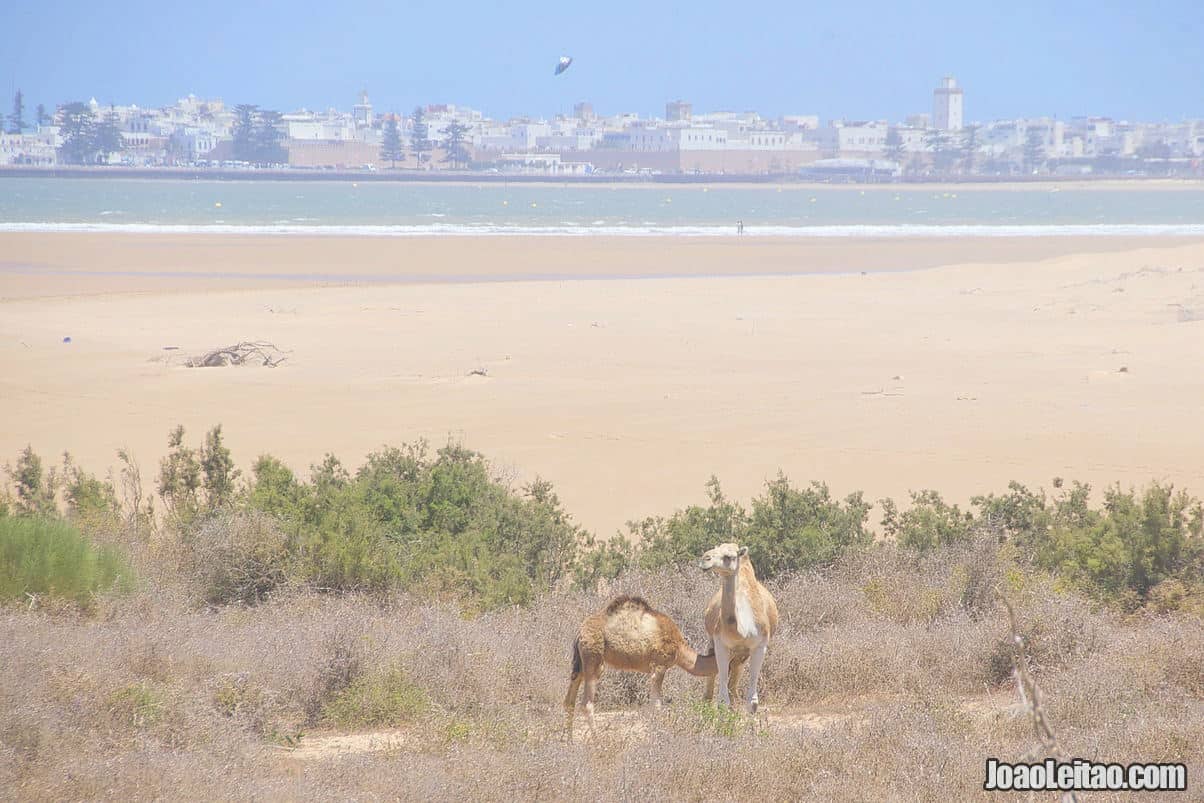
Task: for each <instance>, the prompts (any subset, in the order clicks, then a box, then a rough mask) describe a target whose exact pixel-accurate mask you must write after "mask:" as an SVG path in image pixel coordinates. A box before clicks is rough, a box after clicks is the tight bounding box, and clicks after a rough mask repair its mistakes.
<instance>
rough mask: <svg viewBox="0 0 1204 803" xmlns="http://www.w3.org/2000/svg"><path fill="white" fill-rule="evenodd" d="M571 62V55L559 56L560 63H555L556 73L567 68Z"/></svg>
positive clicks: (558, 73)
mask: <svg viewBox="0 0 1204 803" xmlns="http://www.w3.org/2000/svg"><path fill="white" fill-rule="evenodd" d="M572 63H573V58H572V56H561V57H560V63H559V64H557V65H556V74H557V75H560V74H561V73H562V72H564V71H565V70H567V69H568V68H569V65H570V64H572Z"/></svg>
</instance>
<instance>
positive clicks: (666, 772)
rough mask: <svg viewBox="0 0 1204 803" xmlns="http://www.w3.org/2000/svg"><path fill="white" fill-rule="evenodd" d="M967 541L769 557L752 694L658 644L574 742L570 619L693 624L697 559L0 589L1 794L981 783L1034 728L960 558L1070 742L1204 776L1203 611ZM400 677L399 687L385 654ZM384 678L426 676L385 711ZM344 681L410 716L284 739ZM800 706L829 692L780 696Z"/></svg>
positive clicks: (589, 791) (916, 794) (442, 793)
mask: <svg viewBox="0 0 1204 803" xmlns="http://www.w3.org/2000/svg"><path fill="white" fill-rule="evenodd" d="M982 548H983V547H982V545H970V546H964V547H958V548H957V549H953V550H949V551H937V552H936V553H934V554H932V555H929V556H927V557H924V558H923V559H921V560H918V561H917V560H916V559H914V558H913V557H911V556H908V555H904V554H901V553H898V552H894V551H892V550H889V549H887V550H881V551H878V550H875V551H874V553H873V554H870V555H867V556H864V557H862V558H859V559H857V560H849V561H846V562H845V563H842V564H840V565H838V566H837V567H835V568H834V569H832V570H831V571H829V572H826V573H824V574H819V573H813V574H806V575H800V576H796V577H792V578H783V579H782V580H781V581H780V582H778V583H776V584H775V585H774V586H773V591H774V593H775V595H776V596H777V599H778V601H779V609H780V611H781V615H782V628H781V631H780V632H779V633H778V634H777V635H776V636H775V638H774V641H773V645H772V647H771V649H770V654H769V657H768V659H767V661H766V664H765V668H764V672H763V675H762V680H763V689H762V701H763V705H764V707H763V716H760V717H758V719H757V720H756V721H750V720H747V719H740V720H738V721H737V722H736V724H735V725H734V726H732V727H727V726H725V725H723V724H722V723H719V724H715V723H714V722H708V721H707V720H706V719H705V716H706V715H705V714H703V713H700V712H701V711H702V709H700V708H699V706H698V705H697V701H698V700H699V698H700V697H701V691H702V682H701V681H700V680H699V679H696V678H691V677H688V676H687V675H685V674H684V673H682V672H680V671H672V672H670V674H669V675H668V677H667V679H666V693H667V695H668V696H669V697H671V698H672V700H673V702H672V703H671V704H670V706H669V710H668V711H667V712H663V713H661V714H654V713H652V712H647V711H646V712H644V713H641V714H634V713H633V714H631V715H630V716H629V717H628V718H625V719H620V720H618V722H619V724H618V725H612V726H610V727H609V728H608V727H607V726H606V725H605V723H604V724H603V727H602V728H601V729H600V732H599V734H598V736H597V738H596V739H594V740H592V741H589V742H586V743H580V742H578V743H574V744H566V743H564V741H563V739H562V734H561V732H560V728H561V724H562V711H561V708H560V703H561V700H562V698H563V695H564V691H565V688H566V686H567V682H568V675H569V665H570V655H569V650H570V646H571V644H572V641H573V638H574V636H575V634H576V631H577V628H578V626H579V625H580V622H581V620H582V619H583V618H584V617H585V616H587V615H589V614H590V613H593V612H595V611H597V610H598V609H599V608H600V607H601V606H602V605H603V604H604V603H605V601H606V600H607V598H609V597H610V596H612V595H614V594H619V593H638V594H641V595H643V596H645V597H647V598H648V599H649V601H650V602H651V603H652V604H653V605H656V606H657V607H659V608H661V609H662V610H665V611H666V612H668V613H669V614H670V615H671V616H673V617H674V618H675V619H676V620H677V621H678V622H679V623H680V625H681V627H682V629H683V632H684V633H685V635H686V637H687V639H688V640H689V641H690V642H691V644H693V645H694V646H695V647H696V648H699V649H705V648H706V636H705V633H704V632H703V630H702V613H703V610H704V608H705V606H706V603H707V601H708V600H709V598H710V597H711V595H712V594H713V593H714V592H715V590H716V589H717V584H716V582H715V580H714V579H713V578H712V577H710V576H709V575H702V574H700V573H693V572H687V573H672V572H659V573H632V574H626V575H623V576H621V577H620V578H619V579H618V580H617V581H615V582H614V583H613V584H611V586H610V587H608V588H606V589H604V590H602V591H600V592H598V593H585V592H569V591H565V592H558V593H554V594H548V595H545V596H542V597H538V598H537V599H536V600H535V601H534V602H533V603H532V604H531V605H529V606H527V607H523V608H507V609H502V610H497V611H494V612H491V613H487V614H485V615H482V616H479V617H476V618H471V619H466V618H464V616H463V615H462V614H461V612H460V611H459V610H457V609H455V608H453V607H448V606H442V605H432V604H429V603H427V602H425V601H423V600H419V599H413V598H408V597H405V596H396V597H390V598H384V597H372V596H366V595H348V596H341V597H340V596H331V595H319V594H313V593H303V592H298V591H293V590H285V591H282V592H280V593H277V594H274V595H272V596H270V597H269V598H267V599H266V600H265V601H264V602H262V603H261V604H260V605H257V606H254V607H244V606H227V607H223V608H217V609H204V608H201V609H198V608H197V607H196V606H195V604H194V603H193V600H192V598H191V597H189V596H188V595H187V594H184V593H182V592H180V591H179V590H178V589H176V590H174V591H173V587H172V586H171V584H170V583H169V582H168V579H167V575H165V576H164V579H163V583H164V585H162V586H161V587H160V586H156V585H152V586H149V587H145V588H144V589H143V590H142V591H141V592H139V593H136V594H134V595H133V596H131V597H127V598H123V599H121V600H119V601H114V602H113V603H112V604H110V605H109V606H108V607H106V608H105V609H104V610H103V612H102V613H101V614H98V615H95V616H92V617H84V616H80V615H75V614H72V615H57V616H53V615H48V614H44V613H40V612H37V611H35V612H33V613H28V612H24V611H5V612H0V643H3V644H6V645H13V646H12V647H11V648H10V649H7V650H5V651H4V653H3V654H2V657H0V669H2V671H3V677H4V679H5V680H4V683H3V684H0V783H2V784H4V786H3V787H2V788H4V789H6V790H7V791H8V793H9V794H10V795H11V796H12V797H15V798H18V799H99V798H122V799H130V800H142V799H155V798H180V797H194V798H204V799H217V800H221V799H231V800H233V799H248V798H253V797H258V798H267V799H299V798H317V797H322V798H356V799H375V798H391V799H394V798H399V797H400V798H402V799H415V800H418V799H422V800H430V799H436V800H447V799H457V798H458V799H472V800H503V799H505V800H512V799H516V798H522V799H532V800H561V799H566V798H577V799H583V798H584V799H599V800H611V799H614V800H618V799H624V800H630V799H645V798H657V797H659V798H665V799H671V800H710V799H720V800H730V799H762V800H791V799H808V798H810V799H852V800H881V799H897V800H927V799H986V793H983V792H982V791H981V784H982V778H981V773H982V766H983V759H984V757H985V756H988V755H991V756H997V757H999V758H1011V759H1013V760H1015V759H1018V758H1019V757H1020V756H1021V755H1022V754H1023V753H1024V751H1025V750H1027V749H1028V747H1029V746H1030V744H1031V737H1030V735H1029V728H1028V724H1027V722H1026V720H1025V719H1024V718H1023V716H1022V715H1018V714H1017V713H1016V712H1014V711H1012V710H1010V709H1008V708H1007V707H1006V706H1005V705H1004V702H1001V701H1006V700H1007V699H1008V698H1009V695H1010V682H1009V681H1008V680H1007V679H1006V677H1001V676H1000V675H1001V674H1004V675H1006V673H1002V672H1001V670H1000V669H999V668H998V667H996V666H995V665H994V664H993V660H994V656H995V651H996V648H997V645H998V644H999V643H1000V641H1001V640H1003V639H1005V638H1006V636H1007V623H1006V619H1005V617H1004V615H1003V612H1002V610H1000V609H999V608H997V607H995V606H992V605H988V604H986V603H985V602H983V601H982V600H981V599H979V598H978V597H977V592H974V593H968V592H969V590H970V589H972V588H974V587H975V582H979V581H975V580H973V577H974V576H975V574H974V572H977V576H980V577H981V578H995V579H998V580H1000V581H1001V582H1004V583H1009V584H1010V586H1009V587H1010V588H1011V589H1013V590H1012V595H1013V596H1014V598H1015V599H1016V600H1017V601H1018V614H1019V618H1020V620H1021V624H1022V627H1023V628H1024V630H1025V631H1026V634H1027V635H1028V636H1029V638H1030V639H1031V643H1032V646H1031V659H1032V667H1031V669H1032V672H1033V674H1034V676H1035V677H1037V678H1038V679H1039V681H1040V683H1041V685H1042V688H1043V689H1044V691H1045V697H1046V702H1047V708H1048V712H1049V715H1050V717H1051V718H1052V719H1053V721H1054V722H1055V723H1056V725H1057V727H1058V733H1059V735H1060V737H1061V739H1062V742H1063V745H1064V746H1065V748H1066V750H1067V751H1068V752H1069V753H1071V754H1073V755H1081V756H1084V757H1092V758H1101V759H1106V760H1124V761H1128V760H1136V759H1144V760H1183V761H1186V762H1188V764H1189V767H1190V769H1189V773H1190V774H1189V777H1191V778H1197V777H1200V775H1199V774H1200V773H1201V772H1204V766H1201V764H1202V760H1204V748H1202V747H1201V745H1204V674H1202V670H1201V666H1204V625H1202V624H1201V622H1200V620H1199V619H1196V618H1192V617H1190V616H1186V615H1183V614H1179V615H1171V616H1163V617H1153V616H1147V617H1140V618H1134V619H1131V620H1120V619H1118V618H1116V617H1115V616H1114V615H1112V614H1108V613H1105V612H1099V611H1095V610H1093V609H1092V608H1091V606H1090V605H1088V604H1087V603H1086V602H1084V601H1083V600H1082V599H1081V598H1080V597H1077V596H1074V595H1073V594H1067V593H1064V592H1061V591H1060V590H1059V589H1057V588H1056V587H1055V586H1054V585H1053V584H1052V583H1049V582H1047V581H1045V580H1042V579H1041V578H1040V577H1037V576H1030V575H1027V574H1024V573H1016V572H1015V571H1014V569H1015V567H1014V565H1011V564H1009V562H1008V560H1007V556H1006V554H1001V553H998V547H997V546H996V547H994V550H995V557H994V558H992V559H991V560H992V561H996V560H997V562H991V561H988V560H987V559H986V558H985V557H984V555H983V554H982V553H976V552H975V549H982ZM976 554H978V557H977V558H976V557H975V555H976ZM987 557H989V555H987ZM975 560H978V561H979V562H980V563H981V565H979V566H975V567H970V566H968V564H969V563H972V562H974V561H975ZM971 569H973V571H971ZM981 582H986V579H983V580H982V581H981ZM867 589H868V590H867ZM934 595H935V596H934ZM929 598H933V599H935V603H932V604H931V605H930V604H929V603H925V602H924V601H925V600H926V599H929ZM926 605H930V607H925V606H926ZM921 614H922V615H921ZM397 677H403V678H404V679H405V684H402V686H403V687H399V686H397V685H396V684H393V683H392V681H388V682H386V681H387V680H388V679H389V678H394V679H396V678H397ZM646 686H647V680H646V678H644V677H642V676H638V675H630V674H626V673H620V672H614V671H609V672H607V673H606V674H605V675H604V677H603V681H602V684H601V689H600V691H601V695H600V700H599V710H600V712H602V713H604V714H605V713H610V712H614V711H616V710H623V709H630V708H632V707H634V706H635V705H636V704H638V703H640V702H642V701H644V700H645V699H646ZM399 688H400V691H398V689H399ZM988 690H993V691H994V694H993V695H992V696H987V695H986V692H987V691H988ZM393 693H396V694H397V695H400V696H401V697H403V698H405V699H409V700H410V701H411V702H412V701H413V699H417V698H416V697H407V696H406V695H420V697H421V699H422V700H423V701H424V702H423V704H422V705H421V706H417V705H415V706H409V707H408V708H406V707H405V706H402V708H405V715H404V716H393V715H394V714H396V712H397V711H398V710H400V709H398V708H396V707H393V704H394V702H395V701H392V702H391V701H390V700H391V698H390V696H389V695H390V694H393ZM336 701H338V702H337V704H338V705H342V706H344V707H345V710H343V711H342V712H341V715H340V717H339V721H341V722H344V723H346V727H351V728H359V727H378V726H379V725H378V724H373V723H381V722H387V723H390V725H395V724H397V723H402V727H403V728H405V732H406V733H408V734H411V736H412V737H413V741H412V742H407V743H406V746H405V747H404V748H401V749H398V750H395V751H392V752H388V753H384V754H369V755H358V756H345V757H339V758H328V759H321V760H313V761H311V762H308V763H305V764H302V763H301V762H300V760H299V759H297V758H296V757H295V756H294V755H293V754H292V753H290V752H289V751H288V750H287V749H286V748H289V747H291V746H295V745H297V744H300V745H301V746H302V747H304V745H305V744H306V743H307V742H308V741H310V740H313V739H315V738H316V737H317V736H318V735H320V731H321V729H323V728H329V727H331V725H330V716H329V712H330V711H331V706H332V703H335V702H336ZM382 701H383V702H382ZM381 711H384V712H385V714H384V715H382V716H381V717H377V716H376V714H379V713H380V712H381ZM814 711H835V712H838V713H839V714H840V716H838V717H836V718H834V719H833V720H831V721H830V722H828V724H826V725H824V726H822V727H819V726H814V725H805V724H800V722H799V721H798V720H796V719H792V718H791V717H792V716H797V715H799V714H804V713H808V712H814ZM343 715H346V716H343ZM612 722H614V720H612ZM315 729H316V730H315ZM1093 799H1095V796H1093ZM1101 799H1106V797H1104V796H1101Z"/></svg>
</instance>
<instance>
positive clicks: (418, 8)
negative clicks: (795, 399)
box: [0, 0, 1204, 121]
mask: <svg viewBox="0 0 1204 803" xmlns="http://www.w3.org/2000/svg"><path fill="white" fill-rule="evenodd" d="M1160 6H1161V7H1160V8H1159V10H1158V12H1157V13H1152V12H1143V11H1140V10H1135V9H1134V10H1131V9H1130V8H1129V7H1127V6H1126V5H1124V4H1121V3H1117V2H1107V1H1106V0H1099V1H1098V2H1094V3H1088V2H1082V1H1081V0H1066V2H1062V3H1059V4H1057V6H1056V7H1052V8H1051V7H1049V6H1048V5H1047V4H1045V3H1038V2H1035V0H1016V1H1015V2H1013V3H1010V4H1007V5H1006V6H1002V5H1001V6H999V7H991V8H981V7H979V6H978V5H976V4H972V3H966V2H965V1H964V0H961V2H951V0H935V2H932V3H929V4H928V5H927V8H926V9H925V10H924V11H923V12H918V11H914V10H911V9H909V8H905V7H904V4H899V3H897V2H880V0H870V1H869V2H864V3H862V4H860V5H858V7H857V8H856V9H855V10H854V11H850V9H849V7H848V6H832V5H831V4H825V5H821V6H816V7H805V6H801V5H799V4H797V3H787V2H779V1H778V0H767V1H766V2H764V3H761V4H759V5H757V6H755V7H752V8H751V9H737V10H739V11H740V12H741V13H736V10H734V7H733V6H731V5H730V4H721V3H717V2H713V1H712V0H700V1H699V2H697V3H695V4H693V5H692V6H691V7H690V8H689V10H688V12H686V11H683V10H682V9H680V8H672V7H670V6H666V5H656V4H637V3H632V2H628V0H616V2H614V3H610V4H606V5H597V4H590V5H589V6H588V7H584V8H581V7H577V6H576V5H573V4H560V5H553V4H544V5H540V6H530V7H527V8H523V9H521V10H516V9H515V8H514V7H512V6H507V7H495V6H493V5H492V4H490V5H485V4H481V5H480V6H472V5H461V6H458V7H457V8H456V10H455V12H454V13H451V12H448V11H446V10H445V8H444V7H442V6H441V5H436V4H434V3H428V2H424V1H423V0H420V1H419V2H417V3H413V4H410V5H409V6H408V7H406V8H400V7H398V6H397V5H395V4H386V3H381V2H377V0H368V1H367V2H364V3H361V4H358V5H357V7H356V9H355V13H354V15H352V14H350V13H348V12H346V11H342V10H339V9H338V8H336V7H335V6H334V4H331V5H329V6H327V7H321V8H315V9H310V8H308V7H306V8H305V10H304V13H299V10H300V6H298V5H296V4H291V3H283V2H279V1H278V0H273V1H272V2H263V3H255V4H251V5H250V7H244V6H243V4H236V3H232V2H229V0H216V2H213V3H210V4H208V5H207V6H205V7H204V9H203V11H201V10H198V8H197V7H193V6H189V7H188V8H187V10H185V9H183V8H173V7H171V6H170V4H163V3H162V2H161V1H160V2H148V1H147V0H129V1H128V2H126V3H123V4H122V6H121V7H120V9H119V12H114V11H113V10H112V9H111V8H107V7H105V6H104V5H103V4H94V3H83V2H79V1H78V0H71V1H70V2H66V3H60V4H54V5H51V4H38V5H35V4H32V3H21V2H18V3H16V4H13V5H12V7H5V8H3V9H0V31H3V32H4V37H3V42H4V45H3V47H0V92H2V93H3V94H6V95H7V96H8V98H11V96H12V93H13V92H14V91H15V90H16V89H18V88H20V89H21V90H23V92H24V94H25V99H26V104H27V106H28V108H29V109H30V110H32V109H33V107H34V106H36V105H37V104H39V103H41V104H45V105H46V106H47V107H48V108H53V107H54V106H55V105H57V104H59V103H63V102H65V101H69V100H87V99H88V98H89V97H95V98H96V99H97V100H98V101H99V102H100V103H101V104H103V105H108V104H110V103H116V104H129V103H137V104H140V105H144V106H163V105H168V104H170V103H172V102H174V101H175V100H176V99H177V98H179V97H180V96H182V95H187V94H189V93H193V94H195V95H197V96H198V97H220V98H222V99H223V100H224V101H225V102H226V103H227V104H235V103H242V102H248V103H257V104H260V105H263V106H265V107H270V108H276V109H280V110H283V111H287V110H292V109H298V108H302V107H305V108H310V109H324V108H327V107H329V106H336V107H340V108H346V107H347V106H350V105H351V102H352V99H353V98H354V96H355V94H356V93H357V92H358V91H359V90H360V89H361V88H366V89H367V90H368V91H369V93H370V94H371V96H372V98H373V102H374V104H375V106H376V108H377V109H378V110H381V111H387V110H397V111H405V110H408V109H409V108H412V107H413V106H414V105H417V104H427V103H453V104H458V105H465V106H470V107H473V108H477V109H480V110H481V111H483V112H485V113H486V114H488V115H490V116H492V117H494V118H499V119H501V118H507V117H514V116H522V115H529V116H532V117H553V116H555V115H557V114H565V115H569V114H571V113H572V108H573V105H574V104H575V103H576V102H578V101H588V102H590V103H592V104H593V106H594V108H595V109H597V110H598V112H599V113H619V112H637V113H639V114H640V115H641V116H645V117H653V116H661V115H662V114H663V112H664V109H665V103H666V101H670V100H674V99H677V98H682V99H684V100H687V101H690V102H692V103H693V104H694V107H695V109H698V110H719V109H726V110H733V111H745V110H755V111H758V112H760V113H762V114H764V115H766V116H771V117H772V116H778V115H783V114H816V115H819V116H820V117H821V118H824V119H833V118H847V119H888V120H892V121H894V120H902V119H903V118H905V117H906V116H907V115H909V114H915V113H925V112H930V111H931V108H932V91H933V88H934V87H936V86H937V84H938V82H939V80H940V78H941V77H942V76H945V75H955V76H956V77H957V78H958V82H959V85H960V86H961V87H963V88H964V89H965V92H966V101H965V109H964V116H965V119H966V121H989V120H993V119H1001V118H1011V117H1038V116H1054V115H1056V116H1058V117H1062V118H1070V117H1074V116H1079V115H1100V116H1110V117H1114V118H1117V119H1141V120H1155V121H1156V120H1167V121H1174V120H1180V119H1184V118H1200V117H1204V93H1202V92H1201V91H1200V88H1199V80H1200V78H1201V76H1204V48H1200V47H1199V46H1198V42H1199V41H1200V40H1201V39H1204V7H1202V6H1201V5H1200V4H1199V3H1198V0H1171V1H1170V2H1166V3H1162V4H1160ZM1139 14H1140V15H1141V16H1140V19H1138V17H1137V15H1139ZM562 54H568V55H571V56H573V57H574V63H573V66H572V68H571V69H569V70H568V71H567V72H566V73H565V74H564V75H561V76H559V77H553V75H552V72H553V68H554V67H555V65H556V61H557V59H558V58H559V56H560V55H562ZM0 107H4V108H2V109H0V110H3V111H4V112H7V111H8V109H7V108H6V107H7V104H6V103H0Z"/></svg>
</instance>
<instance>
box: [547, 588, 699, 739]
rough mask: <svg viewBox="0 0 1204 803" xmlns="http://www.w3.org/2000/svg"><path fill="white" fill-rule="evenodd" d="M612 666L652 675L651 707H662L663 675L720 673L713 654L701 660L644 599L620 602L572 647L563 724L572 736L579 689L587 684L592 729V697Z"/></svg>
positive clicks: (588, 625)
mask: <svg viewBox="0 0 1204 803" xmlns="http://www.w3.org/2000/svg"><path fill="white" fill-rule="evenodd" d="M607 666H612V667H614V668H615V669H622V670H625V671H628V672H645V673H647V674H650V675H651V676H652V702H653V703H654V704H655V705H656V706H657V707H658V708H659V707H660V705H661V684H662V683H663V682H664V680H665V672H667V671H668V670H669V669H670V668H671V667H674V666H680V667H681V668H682V669H684V670H686V671H687V672H689V673H690V674H691V675H696V676H698V677H714V675H715V673H716V672H717V671H718V667H717V665H716V663H715V655H714V653H711V654H708V655H699V654H698V653H697V652H695V651H694V650H692V649H691V648H690V645H689V644H687V643H686V640H685V638H683V637H682V635H681V630H680V629H678V627H677V624H676V623H674V621H673V620H672V619H670V618H669V617H668V616H666V615H665V614H663V613H661V612H660V611H658V610H656V609H655V608H653V607H652V606H651V605H649V604H648V603H647V601H645V600H644V599H642V598H640V597H631V596H622V597H616V598H615V599H613V600H611V601H610V603H609V604H608V605H607V606H606V608H604V609H603V610H602V611H600V612H599V613H595V614H594V615H593V616H590V617H589V618H587V619H586V620H585V621H584V622H582V623H581V631H580V632H579V634H578V635H577V640H576V641H574V642H573V671H572V675H571V676H570V678H569V691H568V694H566V695H565V696H564V711H565V724H566V728H567V730H568V735H569V738H570V739H571V738H572V736H573V709H574V708H576V706H577V689H578V688H579V687H580V686H581V684H582V683H584V684H585V716H586V721H587V722H588V723H589V729H590V732H591V733H592V732H593V730H594V697H595V695H596V694H597V689H598V679H599V678H600V677H601V676H602V670H603V669H604V668H605V667H607Z"/></svg>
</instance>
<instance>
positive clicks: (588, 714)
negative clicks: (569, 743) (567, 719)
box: [585, 674, 598, 736]
mask: <svg viewBox="0 0 1204 803" xmlns="http://www.w3.org/2000/svg"><path fill="white" fill-rule="evenodd" d="M597 696H598V676H597V675H594V674H591V675H590V676H589V677H587V678H586V679H585V722H586V724H587V725H588V726H589V733H590V736H593V735H594V698H595V697H597Z"/></svg>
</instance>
